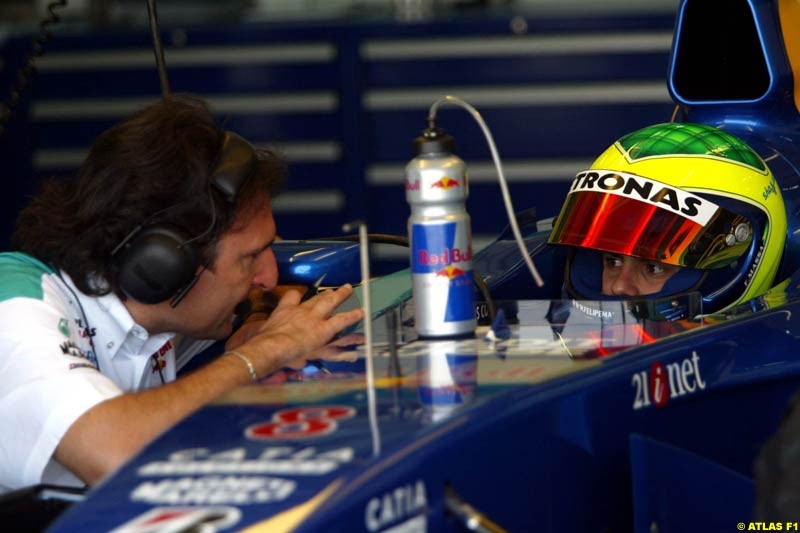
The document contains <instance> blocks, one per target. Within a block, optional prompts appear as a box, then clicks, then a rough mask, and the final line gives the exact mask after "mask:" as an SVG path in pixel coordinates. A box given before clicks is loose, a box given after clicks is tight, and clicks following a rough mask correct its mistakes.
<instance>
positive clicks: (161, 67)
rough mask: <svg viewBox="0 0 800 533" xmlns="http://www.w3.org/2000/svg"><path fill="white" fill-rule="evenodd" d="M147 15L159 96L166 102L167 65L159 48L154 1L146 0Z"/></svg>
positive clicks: (159, 40)
mask: <svg viewBox="0 0 800 533" xmlns="http://www.w3.org/2000/svg"><path fill="white" fill-rule="evenodd" d="M147 14H148V16H149V17H150V33H151V34H152V36H153V54H155V56H156V66H157V67H158V79H159V81H160V82H161V96H162V97H163V98H164V99H165V100H166V99H167V98H168V97H169V78H168V77H167V65H166V62H165V61H164V49H163V48H162V47H161V33H160V31H159V29H158V12H157V10H156V0H147Z"/></svg>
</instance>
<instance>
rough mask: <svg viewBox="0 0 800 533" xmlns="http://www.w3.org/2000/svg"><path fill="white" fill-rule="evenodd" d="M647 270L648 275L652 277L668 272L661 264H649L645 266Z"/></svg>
mask: <svg viewBox="0 0 800 533" xmlns="http://www.w3.org/2000/svg"><path fill="white" fill-rule="evenodd" d="M645 270H646V271H647V273H648V274H652V275H660V274H663V273H664V272H666V269H665V268H664V266H663V265H661V264H660V263H647V264H646V265H645Z"/></svg>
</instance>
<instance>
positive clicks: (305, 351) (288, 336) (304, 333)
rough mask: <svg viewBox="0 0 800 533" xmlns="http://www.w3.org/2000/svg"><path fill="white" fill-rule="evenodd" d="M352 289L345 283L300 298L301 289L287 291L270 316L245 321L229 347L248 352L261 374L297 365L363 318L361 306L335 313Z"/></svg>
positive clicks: (228, 343)
mask: <svg viewBox="0 0 800 533" xmlns="http://www.w3.org/2000/svg"><path fill="white" fill-rule="evenodd" d="M352 293H353V288H352V287H351V286H350V285H349V284H348V285H343V286H342V287H340V288H338V289H336V290H328V291H323V292H321V293H320V294H318V295H316V296H314V297H313V298H310V299H309V300H307V301H305V302H301V301H300V299H301V297H302V296H301V293H300V292H299V291H296V290H289V291H287V292H286V293H285V294H284V295H283V296H282V297H281V299H280V301H279V302H278V305H277V307H276V308H275V310H274V311H273V312H272V314H271V315H270V317H269V318H268V319H267V320H264V321H260V322H254V323H250V324H246V325H245V326H243V327H242V328H241V329H240V330H239V331H237V332H236V334H234V335H233V336H231V338H230V339H229V340H228V342H227V343H226V349H229V350H232V349H236V350H237V351H239V352H243V353H245V355H247V357H248V358H250V359H251V360H252V362H253V364H254V365H255V367H256V371H257V373H258V375H259V376H263V375H266V374H268V373H271V372H273V371H275V370H277V369H278V368H282V367H284V366H297V364H298V362H297V361H296V360H297V359H301V358H302V359H305V358H308V357H312V355H313V354H314V353H315V352H317V351H319V350H320V349H322V348H323V347H325V346H326V345H327V344H328V343H329V342H330V341H331V339H332V338H333V337H334V336H335V335H336V334H337V333H339V332H340V331H341V330H343V329H344V328H346V327H348V326H350V325H352V324H355V323H356V322H358V321H359V320H361V319H363V318H364V311H363V310H362V309H360V308H359V309H354V310H351V311H346V312H342V313H337V314H335V315H334V314H333V312H334V311H335V310H336V308H337V307H339V305H341V304H342V303H343V302H344V301H345V300H346V299H347V298H349V297H350V295H351V294H352Z"/></svg>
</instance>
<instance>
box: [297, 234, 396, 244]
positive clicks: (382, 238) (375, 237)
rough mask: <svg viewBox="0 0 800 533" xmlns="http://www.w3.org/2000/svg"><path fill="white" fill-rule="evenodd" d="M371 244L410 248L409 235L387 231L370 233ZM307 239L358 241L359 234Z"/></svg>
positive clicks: (368, 236)
mask: <svg viewBox="0 0 800 533" xmlns="http://www.w3.org/2000/svg"><path fill="white" fill-rule="evenodd" d="M367 238H368V239H369V242H370V244H373V243H377V244H396V245H398V246H405V247H406V248H408V246H409V242H408V237H403V236H402V235H389V234H386V233H370V234H368V235H367ZM304 240H306V241H348V242H358V235H341V236H339V237H319V238H316V239H304Z"/></svg>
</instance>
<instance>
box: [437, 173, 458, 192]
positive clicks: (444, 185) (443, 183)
mask: <svg viewBox="0 0 800 533" xmlns="http://www.w3.org/2000/svg"><path fill="white" fill-rule="evenodd" d="M459 186H460V184H459V183H458V181H456V180H454V179H453V178H448V177H447V176H445V177H444V178H442V179H440V180H439V181H436V182H434V183H432V184H431V189H450V188H453V187H459Z"/></svg>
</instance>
